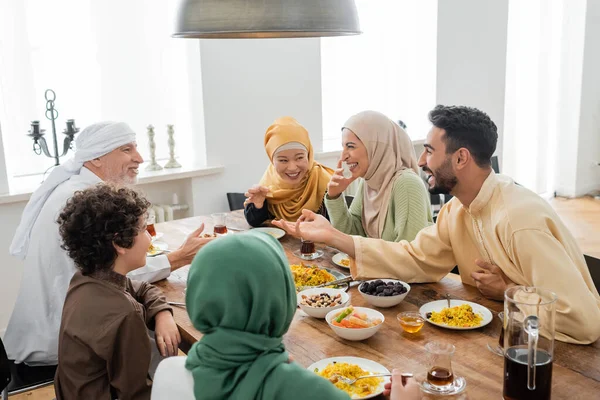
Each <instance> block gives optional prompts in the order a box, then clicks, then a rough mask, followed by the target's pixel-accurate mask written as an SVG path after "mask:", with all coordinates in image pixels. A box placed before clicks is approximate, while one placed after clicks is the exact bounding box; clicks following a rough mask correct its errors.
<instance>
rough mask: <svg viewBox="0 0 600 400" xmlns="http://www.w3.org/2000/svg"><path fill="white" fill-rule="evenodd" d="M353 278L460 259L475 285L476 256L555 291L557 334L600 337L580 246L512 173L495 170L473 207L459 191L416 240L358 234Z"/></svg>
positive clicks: (431, 272) (438, 271) (438, 272)
mask: <svg viewBox="0 0 600 400" xmlns="http://www.w3.org/2000/svg"><path fill="white" fill-rule="evenodd" d="M353 240H354V246H355V252H356V259H355V260H354V262H353V263H352V264H351V273H352V276H353V277H354V278H355V279H365V278H374V277H379V278H383V277H389V278H397V279H401V280H403V281H406V282H432V281H439V280H440V279H442V278H443V277H444V276H445V275H446V274H447V273H448V272H449V271H450V270H451V269H452V268H453V267H454V266H455V265H458V268H459V271H460V277H461V279H462V281H463V282H464V283H466V284H468V285H475V282H474V281H473V279H472V278H471V273H472V272H473V271H476V270H478V269H479V268H478V267H477V265H476V264H475V259H477V258H479V259H483V260H485V261H488V262H490V263H493V264H495V265H497V266H498V267H500V268H501V269H502V271H503V272H504V273H505V274H506V276H507V277H508V278H509V279H511V280H512V281H513V282H515V283H516V284H518V285H527V286H536V287H540V288H544V289H548V290H551V291H553V292H554V293H556V295H557V296H558V301H557V305H556V339H557V340H560V341H564V342H570V343H578V344H588V343H593V342H595V341H596V340H597V339H598V338H599V337H600V296H599V295H598V291H597V290H596V288H595V286H594V283H593V281H592V278H591V276H590V273H589V270H588V268H587V265H586V263H585V260H584V258H583V254H582V252H581V250H580V249H579V246H578V245H577V243H576V242H575V238H574V237H573V235H571V232H569V230H568V229H567V228H566V227H565V225H564V224H563V223H562V221H561V220H560V218H559V217H558V215H557V214H556V212H555V211H554V210H553V209H552V207H551V206H550V204H549V203H548V202H547V201H545V200H544V199H542V198H541V197H539V196H538V195H537V194H535V193H533V192H531V191H530V190H528V189H526V188H524V187H522V186H518V185H516V184H515V183H514V181H513V180H512V179H510V178H509V177H506V176H503V175H496V174H494V172H492V173H490V175H489V177H488V178H487V179H486V181H485V182H484V184H483V186H482V187H481V190H480V191H479V194H478V195H477V197H476V198H475V200H474V201H473V202H472V203H471V205H470V206H469V207H468V208H467V207H465V206H463V205H462V203H460V201H459V200H458V199H457V198H453V199H452V200H451V201H450V202H448V203H447V204H446V205H445V206H444V207H443V208H442V210H441V211H440V213H439V215H438V219H437V223H436V224H435V225H433V226H430V227H427V228H424V229H423V230H422V231H421V232H419V234H418V235H417V237H416V238H415V240H413V241H412V242H407V241H401V242H398V243H394V242H386V241H383V240H377V239H369V238H364V237H360V236H353Z"/></svg>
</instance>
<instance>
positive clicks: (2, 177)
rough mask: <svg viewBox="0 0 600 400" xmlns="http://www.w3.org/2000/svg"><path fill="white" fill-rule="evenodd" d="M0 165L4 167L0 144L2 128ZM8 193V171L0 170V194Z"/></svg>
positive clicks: (2, 149) (4, 161)
mask: <svg viewBox="0 0 600 400" xmlns="http://www.w3.org/2000/svg"><path fill="white" fill-rule="evenodd" d="M0 165H6V157H5V156H4V144H3V143H2V127H1V126H0ZM2 193H8V171H6V168H0V194H2Z"/></svg>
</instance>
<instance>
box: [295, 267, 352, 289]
mask: <svg viewBox="0 0 600 400" xmlns="http://www.w3.org/2000/svg"><path fill="white" fill-rule="evenodd" d="M290 269H291V270H292V275H293V276H294V283H295V284H296V289H298V288H300V287H303V286H318V285H322V284H324V283H327V282H333V281H336V280H338V279H344V278H346V275H344V274H342V273H341V272H338V271H335V270H333V269H329V268H322V267H319V266H317V265H304V264H292V265H290ZM327 287H329V286H327ZM348 288H349V286H348V284H347V283H343V284H341V285H338V286H336V287H335V289H342V290H346V291H347V290H348Z"/></svg>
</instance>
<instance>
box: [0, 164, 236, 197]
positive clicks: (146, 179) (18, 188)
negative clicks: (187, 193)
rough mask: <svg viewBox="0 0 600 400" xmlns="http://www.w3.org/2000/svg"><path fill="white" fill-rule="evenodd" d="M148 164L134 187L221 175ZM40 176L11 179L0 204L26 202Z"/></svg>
mask: <svg viewBox="0 0 600 400" xmlns="http://www.w3.org/2000/svg"><path fill="white" fill-rule="evenodd" d="M146 166H148V163H144V164H142V165H141V166H140V173H139V175H138V182H137V184H136V185H147V184H152V183H160V182H165V181H174V180H178V179H188V178H196V177H200V176H207V175H216V174H220V173H222V172H223V171H224V170H225V168H224V167H222V166H215V167H207V166H200V167H199V166H194V165H183V166H182V167H181V168H172V169H162V170H160V171H146V170H145V168H146ZM41 181H42V174H40V175H30V176H23V177H19V178H13V179H11V180H10V181H9V187H10V190H9V192H8V193H7V194H2V195H0V204H10V203H19V202H24V201H28V200H29V198H30V197H31V194H32V193H33V192H34V191H35V190H36V189H37V188H38V187H39V185H40V182H41Z"/></svg>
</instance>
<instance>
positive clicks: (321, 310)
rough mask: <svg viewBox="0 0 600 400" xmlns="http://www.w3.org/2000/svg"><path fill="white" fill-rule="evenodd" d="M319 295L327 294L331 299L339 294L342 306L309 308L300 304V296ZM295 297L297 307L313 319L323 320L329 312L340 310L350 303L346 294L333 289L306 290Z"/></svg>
mask: <svg viewBox="0 0 600 400" xmlns="http://www.w3.org/2000/svg"><path fill="white" fill-rule="evenodd" d="M321 293H327V294H328V295H330V296H332V297H333V296H336V295H337V294H338V293H339V294H340V295H341V296H342V304H340V305H337V306H333V307H311V306H307V305H304V304H302V303H301V302H300V301H301V300H302V295H305V296H312V295H315V294H321ZM296 296H297V299H298V305H299V306H300V309H301V310H302V311H304V312H305V313H307V314H308V315H310V316H311V317H313V318H325V316H326V315H327V313H329V311H331V310H336V309H338V308H342V307H344V306H346V304H347V303H348V301H350V295H349V294H348V293H346V292H345V291H344V290H341V289H333V288H311V289H306V290H303V291H301V292H299V293H298V294H297V295H296Z"/></svg>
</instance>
